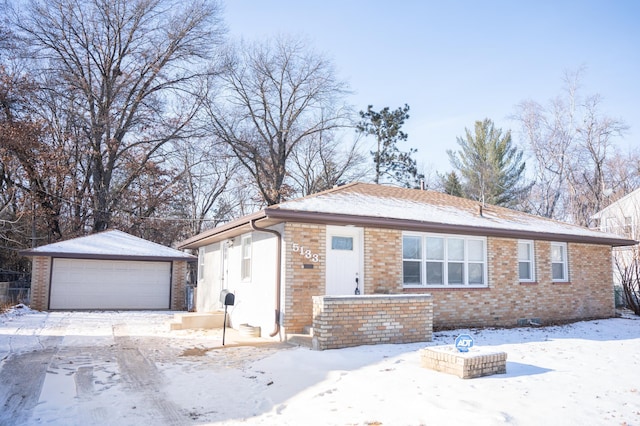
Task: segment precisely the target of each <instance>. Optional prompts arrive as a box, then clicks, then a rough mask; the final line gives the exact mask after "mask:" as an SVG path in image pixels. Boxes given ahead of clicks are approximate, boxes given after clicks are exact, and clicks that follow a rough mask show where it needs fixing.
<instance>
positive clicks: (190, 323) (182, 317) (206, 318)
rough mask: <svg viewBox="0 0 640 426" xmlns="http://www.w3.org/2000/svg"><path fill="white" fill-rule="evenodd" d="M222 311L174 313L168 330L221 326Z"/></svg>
mask: <svg viewBox="0 0 640 426" xmlns="http://www.w3.org/2000/svg"><path fill="white" fill-rule="evenodd" d="M223 325H224V312H206V313H201V312H186V313H181V314H175V315H174V316H173V320H172V321H171V322H170V323H169V327H170V328H169V329H170V330H188V329H198V328H205V329H211V328H222V326H223Z"/></svg>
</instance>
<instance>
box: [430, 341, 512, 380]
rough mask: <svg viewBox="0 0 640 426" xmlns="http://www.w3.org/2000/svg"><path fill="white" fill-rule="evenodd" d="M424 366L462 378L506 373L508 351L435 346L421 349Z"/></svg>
mask: <svg viewBox="0 0 640 426" xmlns="http://www.w3.org/2000/svg"><path fill="white" fill-rule="evenodd" d="M420 358H421V360H422V366H423V367H424V368H429V369H431V370H436V371H440V372H443V373H448V374H453V375H456V376H458V377H460V378H461V379H473V378H475V377H483V376H490V375H493V374H505V373H506V372H507V353H506V352H499V351H491V350H488V349H484V348H477V347H473V348H471V349H470V350H469V352H458V350H457V349H456V348H455V346H452V345H449V346H434V347H427V348H424V349H422V350H420Z"/></svg>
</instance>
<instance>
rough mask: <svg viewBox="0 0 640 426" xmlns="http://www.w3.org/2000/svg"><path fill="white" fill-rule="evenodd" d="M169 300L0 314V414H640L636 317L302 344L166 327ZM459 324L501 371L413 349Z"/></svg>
mask: <svg viewBox="0 0 640 426" xmlns="http://www.w3.org/2000/svg"><path fill="white" fill-rule="evenodd" d="M171 315H172V314H171V313H169V312H52V313H42V312H34V311H30V310H28V309H27V308H22V309H14V310H12V311H10V312H8V313H5V314H0V407H2V409H1V410H0V424H2V425H10V424H20V425H44V424H47V425H58V424H59V425H102V424H110V425H143V424H154V425H165V424H166V425H180V424H184V425H204V424H215V425H235V424H248V425H249V424H250V425H254V424H258V425H496V424H508V425H545V424H546V425H640V318H638V317H635V316H629V315H625V316H624V317H623V318H615V319H608V320H599V321H587V322H580V323H575V324H571V325H566V326H554V327H539V328H516V329H509V330H497V329H487V330H475V329H473V330H456V331H448V332H440V333H435V335H434V341H433V342H429V343H418V344H407V345H379V346H361V347H356V348H349V349H340V350H328V351H323V352H318V351H312V350H310V349H308V348H303V347H292V346H289V345H286V344H269V343H264V342H263V341H260V340H259V341H256V344H255V345H250V346H242V345H240V346H237V345H235V343H236V342H235V339H236V338H237V335H236V334H235V333H233V332H229V334H227V345H226V346H225V347H224V348H222V347H221V345H220V343H221V331H220V330H206V331H205V330H199V331H193V330H191V331H169V329H168V326H167V324H166V322H167V321H168V320H169V319H170V317H171ZM461 333H469V334H471V335H472V336H473V338H474V339H475V344H476V346H482V347H487V348H490V349H492V350H499V351H504V352H507V355H508V358H507V374H501V375H494V376H489V377H483V378H476V379H469V380H463V379H459V378H457V377H455V376H451V375H447V374H444V373H439V372H435V371H431V370H427V369H425V368H422V367H421V366H420V355H419V350H420V349H421V348H423V347H425V346H432V345H444V344H451V343H453V340H454V339H455V337H456V336H457V335H458V334H461Z"/></svg>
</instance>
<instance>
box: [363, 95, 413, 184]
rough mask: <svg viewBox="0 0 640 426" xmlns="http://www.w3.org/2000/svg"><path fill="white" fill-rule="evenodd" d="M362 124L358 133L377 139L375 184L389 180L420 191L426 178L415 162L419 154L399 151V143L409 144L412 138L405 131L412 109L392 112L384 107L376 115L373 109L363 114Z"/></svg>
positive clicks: (372, 153) (372, 152)
mask: <svg viewBox="0 0 640 426" xmlns="http://www.w3.org/2000/svg"><path fill="white" fill-rule="evenodd" d="M360 117H361V118H362V120H361V121H360V123H358V125H357V127H356V130H357V131H358V132H360V133H362V134H363V135H365V136H374V137H375V138H376V143H377V144H376V150H375V151H371V155H372V156H373V163H374V166H375V177H374V182H375V183H381V182H383V181H385V180H387V179H390V180H391V181H393V182H396V183H399V184H401V185H403V186H405V187H407V188H412V187H414V188H415V187H418V185H419V182H420V179H422V178H423V177H424V176H423V175H421V174H419V173H418V168H417V166H416V160H414V159H413V158H411V156H412V155H413V154H415V153H416V152H417V150H416V149H415V148H410V149H409V151H408V152H402V151H400V150H399V149H398V146H397V144H398V142H401V141H406V140H407V138H408V135H407V134H406V133H405V132H403V131H402V130H401V127H402V125H403V124H404V122H405V120H407V119H408V118H409V105H407V104H405V105H404V107H402V108H398V109H396V110H394V111H391V110H390V109H389V107H384V108H383V109H381V110H380V111H374V110H373V105H369V106H368V108H367V111H366V112H364V111H360Z"/></svg>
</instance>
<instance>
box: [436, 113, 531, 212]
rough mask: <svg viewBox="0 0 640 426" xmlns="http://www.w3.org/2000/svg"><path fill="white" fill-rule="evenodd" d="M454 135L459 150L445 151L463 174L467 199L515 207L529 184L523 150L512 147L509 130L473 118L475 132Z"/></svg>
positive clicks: (487, 120)
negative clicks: (526, 181) (526, 183)
mask: <svg viewBox="0 0 640 426" xmlns="http://www.w3.org/2000/svg"><path fill="white" fill-rule="evenodd" d="M465 132H466V138H460V137H459V138H457V141H458V145H460V150H459V151H452V150H448V151H447V154H449V160H450V161H451V164H452V166H453V167H454V168H455V169H456V170H457V171H458V172H459V173H460V175H461V177H462V188H463V192H464V194H465V196H466V197H467V198H471V199H475V200H478V201H480V202H482V203H483V204H485V203H486V204H494V205H499V206H505V207H515V206H517V205H518V204H520V201H521V200H522V198H523V196H524V195H525V194H526V193H527V191H528V190H529V188H530V186H529V185H524V184H523V179H524V176H523V173H524V169H525V163H524V162H523V161H522V154H523V153H522V151H521V150H518V148H517V147H515V146H513V144H512V141H511V131H507V132H506V133H505V134H503V133H502V129H496V128H495V126H494V124H493V121H491V120H490V119H488V118H487V119H485V120H484V121H476V123H475V128H474V133H471V131H470V130H469V129H466V128H465Z"/></svg>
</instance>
